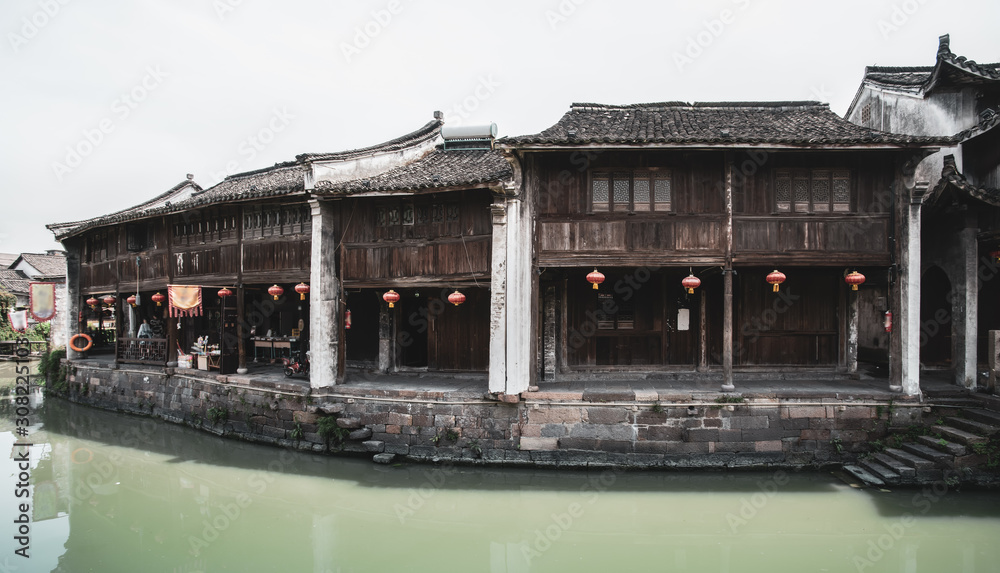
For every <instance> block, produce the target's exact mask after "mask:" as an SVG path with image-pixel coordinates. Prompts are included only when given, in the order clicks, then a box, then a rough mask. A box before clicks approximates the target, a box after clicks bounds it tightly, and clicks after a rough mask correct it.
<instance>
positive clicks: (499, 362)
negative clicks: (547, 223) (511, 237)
mask: <svg viewBox="0 0 1000 573" xmlns="http://www.w3.org/2000/svg"><path fill="white" fill-rule="evenodd" d="M490 210H491V212H492V214H493V247H492V249H493V252H492V268H491V277H490V370H489V388H490V392H494V393H496V392H505V391H506V388H507V200H506V198H505V197H503V196H500V197H496V198H494V201H493V205H492V206H491V207H490Z"/></svg>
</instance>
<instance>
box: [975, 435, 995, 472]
mask: <svg viewBox="0 0 1000 573" xmlns="http://www.w3.org/2000/svg"><path fill="white" fill-rule="evenodd" d="M972 453H974V454H979V455H981V456H986V467H988V468H990V469H995V468H996V467H997V466H1000V440H998V439H997V438H996V436H992V437H990V439H989V441H988V442H985V443H981V444H972Z"/></svg>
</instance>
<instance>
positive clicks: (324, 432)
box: [316, 415, 351, 450]
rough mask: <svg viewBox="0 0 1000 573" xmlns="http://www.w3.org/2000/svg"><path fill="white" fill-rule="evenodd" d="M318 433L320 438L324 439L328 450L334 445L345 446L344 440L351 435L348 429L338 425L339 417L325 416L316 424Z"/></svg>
mask: <svg viewBox="0 0 1000 573" xmlns="http://www.w3.org/2000/svg"><path fill="white" fill-rule="evenodd" d="M316 428H317V430H316V431H317V432H318V433H319V437H321V438H323V441H325V442H326V449H328V450H329V449H330V445H331V444H333V446H334V447H337V448H339V447H341V446H342V445H343V444H344V440H346V439H347V436H348V435H349V434H350V433H351V431H350V430H348V429H346V428H341V427H340V426H338V425H337V416H335V415H330V416H323V417H322V418H320V419H319V420H318V421H317V422H316Z"/></svg>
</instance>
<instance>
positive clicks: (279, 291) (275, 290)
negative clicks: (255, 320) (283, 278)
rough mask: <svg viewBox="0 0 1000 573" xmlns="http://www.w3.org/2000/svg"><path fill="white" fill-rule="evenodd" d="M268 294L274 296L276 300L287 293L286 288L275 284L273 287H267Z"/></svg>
mask: <svg viewBox="0 0 1000 573" xmlns="http://www.w3.org/2000/svg"><path fill="white" fill-rule="evenodd" d="M267 294H269V295H271V296H273V297H274V300H278V297H279V296H281V295H283V294H285V289H283V288H281V287H280V286H278V285H274V286H272V287H271V288H269V289H267Z"/></svg>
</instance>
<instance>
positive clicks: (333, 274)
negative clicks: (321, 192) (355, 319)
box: [309, 199, 340, 388]
mask: <svg viewBox="0 0 1000 573" xmlns="http://www.w3.org/2000/svg"><path fill="white" fill-rule="evenodd" d="M309 206H310V207H311V209H312V254H311V256H310V265H311V266H310V275H309V282H310V283H311V284H310V289H309V308H310V313H309V350H310V352H311V354H310V358H309V359H310V374H309V385H310V386H311V387H313V388H323V387H327V386H333V385H335V384H337V382H338V379H337V370H338V368H337V366H338V364H339V350H340V341H339V340H338V333H339V332H340V312H339V309H340V282H339V279H338V277H337V256H336V255H337V237H336V233H335V232H334V224H335V223H334V215H335V212H334V211H335V209H334V206H333V204H332V203H330V202H328V201H319V200H317V199H311V200H310V201H309Z"/></svg>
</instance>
